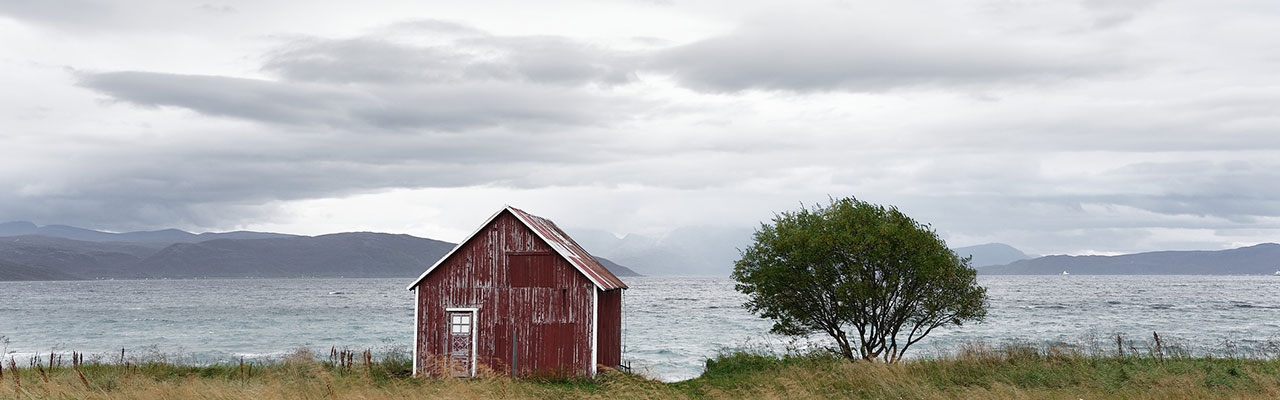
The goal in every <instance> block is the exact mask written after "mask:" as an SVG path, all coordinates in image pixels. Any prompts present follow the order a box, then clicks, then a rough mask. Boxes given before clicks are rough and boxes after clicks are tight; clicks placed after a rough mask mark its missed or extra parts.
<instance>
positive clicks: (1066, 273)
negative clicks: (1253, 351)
mask: <svg viewBox="0 0 1280 400" xmlns="http://www.w3.org/2000/svg"><path fill="white" fill-rule="evenodd" d="M1062 274H1063V275H1071V273H1069V272H1067V271H1062ZM1276 275H1280V271H1276Z"/></svg>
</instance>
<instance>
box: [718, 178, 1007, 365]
mask: <svg viewBox="0 0 1280 400" xmlns="http://www.w3.org/2000/svg"><path fill="white" fill-rule="evenodd" d="M830 202H831V204H829V205H827V206H826V207H822V206H818V205H815V206H814V207H813V208H807V207H804V206H803V205H802V206H801V208H800V210H799V211H790V212H784V213H782V214H778V215H775V216H774V218H773V223H772V224H768V223H762V224H761V226H760V228H759V229H758V230H757V231H756V232H755V242H754V243H753V244H752V245H751V247H749V248H747V249H746V250H744V251H742V258H741V259H739V260H738V261H737V262H736V263H735V264H734V269H733V279H734V280H736V281H737V282H738V283H737V285H735V287H736V288H737V290H738V291H740V292H742V293H745V294H746V295H747V297H748V300H747V303H746V304H745V305H746V307H747V308H748V309H749V310H751V311H752V312H753V313H756V314H757V315H759V316H761V317H764V318H768V319H771V320H773V322H774V324H773V332H775V333H780V334H785V335H792V336H809V335H812V334H817V333H819V332H821V333H825V334H826V335H828V336H830V337H831V338H833V339H835V342H836V344H837V348H836V350H837V351H838V352H839V353H840V354H841V355H843V356H844V357H845V358H847V359H850V360H855V359H857V358H861V359H864V360H876V359H880V360H883V361H885V362H891V363H892V362H897V361H899V360H901V359H902V355H903V354H904V353H906V351H907V349H908V348H910V347H911V345H913V344H915V343H916V342H919V341H920V340H921V339H923V338H924V337H925V336H926V335H928V334H929V333H930V332H932V331H933V330H934V329H936V328H939V327H943V326H948V325H955V326H959V325H962V324H963V323H965V322H966V321H981V320H982V319H983V318H984V317H985V316H986V302H987V295H986V289H984V288H983V287H981V286H979V285H978V283H977V272H976V271H974V269H973V268H971V267H970V266H969V258H968V257H966V258H960V257H958V256H956V254H955V252H952V251H951V250H950V249H949V248H947V245H946V242H944V241H942V239H940V238H939V237H938V235H937V233H936V232H934V231H933V230H932V228H931V227H930V226H928V225H923V224H920V223H918V222H916V221H915V220H913V219H911V218H909V217H907V216H906V215H905V214H903V213H902V212H900V211H898V209H897V208H895V207H887V208H886V207H884V206H880V205H875V204H869V203H866V202H863V201H859V200H858V199H855V198H852V197H849V198H844V199H839V200H836V199H832V200H831V201H830Z"/></svg>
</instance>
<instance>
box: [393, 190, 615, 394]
mask: <svg viewBox="0 0 1280 400" xmlns="http://www.w3.org/2000/svg"><path fill="white" fill-rule="evenodd" d="M511 263H515V265H511ZM513 267H515V269H514V270H513ZM513 279H514V280H517V281H520V283H521V284H522V285H524V286H519V287H513V286H512V285H511V284H512V283H513V282H512V281H513ZM593 290H596V288H595V285H594V284H592V283H591V281H590V280H588V279H587V278H586V277H585V276H584V275H582V274H581V273H580V272H578V271H577V270H576V269H575V268H574V267H573V266H572V265H570V264H569V263H568V261H567V260H565V259H564V258H563V257H560V256H558V255H557V254H556V253H554V252H553V251H552V249H551V248H550V247H549V246H548V245H547V244H546V243H545V242H544V241H543V240H542V239H541V238H538V237H537V236H536V235H535V234H534V233H533V232H532V231H531V230H529V228H527V227H526V226H525V225H524V224H523V223H521V222H520V221H519V220H517V219H516V218H515V217H514V216H512V215H510V214H507V213H503V214H501V215H499V216H498V217H497V218H495V219H494V220H493V221H492V222H491V223H490V224H489V225H488V226H486V227H484V228H482V229H481V230H480V231H479V232H477V233H476V235H474V236H472V237H471V238H470V239H469V240H467V241H466V242H465V243H464V244H463V245H462V247H460V248H459V249H458V250H457V251H455V252H454V253H453V254H452V255H451V256H450V257H449V259H447V260H444V262H443V263H442V264H440V265H439V266H438V267H437V269H436V270H434V271H432V272H431V274H429V275H427V276H426V277H425V278H424V279H423V280H422V281H421V282H419V284H418V286H417V301H418V312H419V315H418V326H417V335H418V337H417V343H418V348H417V352H418V365H419V369H420V372H425V373H431V374H434V375H438V374H439V372H440V370H439V369H437V368H438V366H439V359H440V357H441V356H442V355H444V354H445V349H446V347H445V345H446V343H445V341H444V339H446V338H447V325H446V324H445V321H446V318H447V314H446V312H445V310H446V309H447V308H450V307H469V308H477V309H478V311H477V313H476V321H475V324H476V329H477V331H476V335H477V338H476V358H477V360H476V361H477V362H478V363H479V364H480V365H482V366H484V367H487V368H490V369H492V370H494V371H495V372H497V373H502V374H509V373H510V372H511V366H512V364H513V358H512V357H513V352H514V357H515V358H514V364H515V365H516V367H517V375H519V376H530V375H579V376H581V375H587V374H589V373H590V367H591V364H590V363H591V347H590V345H591V329H592V326H591V317H592V314H591V303H592V301H591V295H592V291H593ZM614 292H616V291H614ZM617 313H618V314H619V315H620V313H621V309H620V308H619V309H618V311H617Z"/></svg>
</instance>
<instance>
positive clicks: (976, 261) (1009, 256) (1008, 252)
mask: <svg viewBox="0 0 1280 400" xmlns="http://www.w3.org/2000/svg"><path fill="white" fill-rule="evenodd" d="M951 250H952V251H955V252H956V255H959V256H960V257H969V256H972V257H973V260H972V262H971V263H970V265H973V267H974V268H982V267H986V266H990V265H1005V264H1008V263H1011V262H1014V261H1018V260H1026V259H1030V258H1031V256H1028V255H1027V254H1026V253H1023V252H1022V251H1021V250H1018V249H1015V248H1013V246H1010V245H1007V244H1004V243H987V244H980V245H977V246H966V247H957V248H954V249H951Z"/></svg>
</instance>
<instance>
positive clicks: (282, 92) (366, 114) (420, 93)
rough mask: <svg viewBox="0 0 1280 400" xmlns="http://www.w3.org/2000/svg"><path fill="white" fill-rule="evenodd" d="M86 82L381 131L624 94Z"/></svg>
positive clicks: (605, 100)
mask: <svg viewBox="0 0 1280 400" xmlns="http://www.w3.org/2000/svg"><path fill="white" fill-rule="evenodd" d="M81 85H82V86H84V87H87V88H90V89H93V90H95V91H97V92H99V93H102V94H104V95H107V96H110V97H111V98H114V99H117V100H120V101H124V102H128V103H133V104H137V105H142V106H150V107H156V106H172V107H181V108H186V109H190V110H193V111H196V112H199V113H202V114H207V115H214V116H226V117H235V118H241V119H246V120H251V121H258V122H265V123H273V124H285V125H298V126H329V127H338V128H355V129H362V130H369V129H372V130H373V131H374V132H378V131H392V132H395V131H404V130H420V129H422V130H428V131H456V130H467V129H477V128H485V127H494V126H504V125H511V124H527V125H528V126H530V127H533V126H538V125H543V126H556V125H592V124H596V123H602V121H607V120H611V119H616V118H618V117H619V115H620V114H622V113H625V112H626V111H627V110H628V107H630V106H633V105H634V104H633V103H630V102H628V101H625V100H621V99H615V98H612V97H609V96H604V95H595V94H592V93H587V92H583V91H572V90H569V91H566V90H559V89H557V88H549V87H545V86H539V85H519V84H493V83H483V82H481V83H458V84H454V85H413V84H412V83H404V84H402V85H391V84H388V85H379V86H372V85H371V86H346V85H329V84H319V83H308V82H290V81H284V82H280V81H268V80H258V79H243V78H232V77H222V76H201V75H178V74H166V73H158V72H107V73H86V74H83V75H82V77H81Z"/></svg>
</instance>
